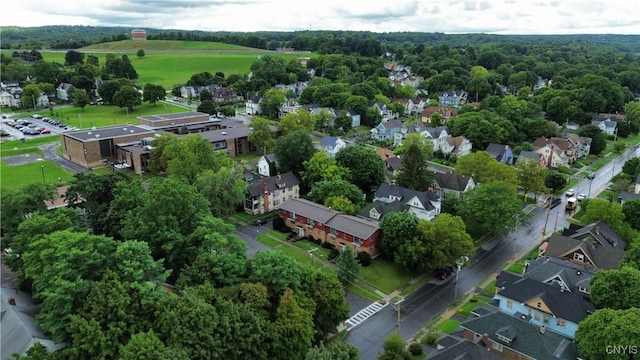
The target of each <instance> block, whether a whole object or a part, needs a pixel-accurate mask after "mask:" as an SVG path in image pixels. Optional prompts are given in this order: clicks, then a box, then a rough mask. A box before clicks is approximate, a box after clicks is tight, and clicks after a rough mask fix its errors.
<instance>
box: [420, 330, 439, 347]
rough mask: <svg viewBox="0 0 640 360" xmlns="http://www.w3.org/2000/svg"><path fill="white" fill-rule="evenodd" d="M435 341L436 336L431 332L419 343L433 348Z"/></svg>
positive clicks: (436, 339)
mask: <svg viewBox="0 0 640 360" xmlns="http://www.w3.org/2000/svg"><path fill="white" fill-rule="evenodd" d="M436 341H438V334H437V333H433V332H430V333H428V334H427V335H425V336H423V337H422V339H420V342H421V343H423V344H425V345H429V346H434V345H435V344H436Z"/></svg>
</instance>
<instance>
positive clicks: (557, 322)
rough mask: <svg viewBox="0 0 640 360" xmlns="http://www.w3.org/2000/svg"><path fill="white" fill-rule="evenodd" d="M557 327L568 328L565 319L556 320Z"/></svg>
mask: <svg viewBox="0 0 640 360" xmlns="http://www.w3.org/2000/svg"><path fill="white" fill-rule="evenodd" d="M556 325H558V326H560V327H565V326H567V322H566V321H565V320H564V319H560V318H558V319H556Z"/></svg>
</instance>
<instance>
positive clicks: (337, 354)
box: [304, 340, 359, 360]
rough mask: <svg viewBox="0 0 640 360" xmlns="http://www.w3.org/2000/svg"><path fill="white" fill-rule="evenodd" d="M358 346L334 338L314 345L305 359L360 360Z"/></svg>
mask: <svg viewBox="0 0 640 360" xmlns="http://www.w3.org/2000/svg"><path fill="white" fill-rule="evenodd" d="M358 359H359V357H358V348H357V347H355V346H353V345H351V344H349V343H346V342H344V341H339V340H333V341H331V342H329V343H328V344H326V345H325V344H320V345H319V346H314V347H312V348H311V349H309V351H307V355H306V356H305V357H304V360H358Z"/></svg>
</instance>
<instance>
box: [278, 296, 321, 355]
mask: <svg viewBox="0 0 640 360" xmlns="http://www.w3.org/2000/svg"><path fill="white" fill-rule="evenodd" d="M268 334H270V336H269V337H270V348H271V349H270V350H271V351H270V354H269V355H271V356H269V358H271V359H276V358H280V359H303V358H304V355H305V354H306V353H307V351H308V350H309V348H310V347H311V340H312V339H313V320H312V318H311V314H309V313H308V312H307V311H305V309H303V308H302V307H301V305H300V304H299V303H298V301H296V296H294V292H293V290H291V289H290V288H286V289H285V290H284V293H283V294H282V296H281V297H280V303H279V304H278V308H277V310H276V318H275V320H274V321H273V322H272V323H271V326H270V329H269V330H268Z"/></svg>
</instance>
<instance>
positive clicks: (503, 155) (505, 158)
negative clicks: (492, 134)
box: [485, 143, 513, 165]
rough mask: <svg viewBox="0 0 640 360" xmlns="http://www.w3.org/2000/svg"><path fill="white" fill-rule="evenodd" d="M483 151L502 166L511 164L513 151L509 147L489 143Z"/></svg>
mask: <svg viewBox="0 0 640 360" xmlns="http://www.w3.org/2000/svg"><path fill="white" fill-rule="evenodd" d="M485 151H486V152H488V153H489V155H491V157H493V158H494V159H496V160H498V161H499V162H501V163H503V164H509V165H512V164H513V150H512V149H511V147H510V146H509V145H503V144H494V143H491V144H489V145H488V146H487V149H486V150H485Z"/></svg>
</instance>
